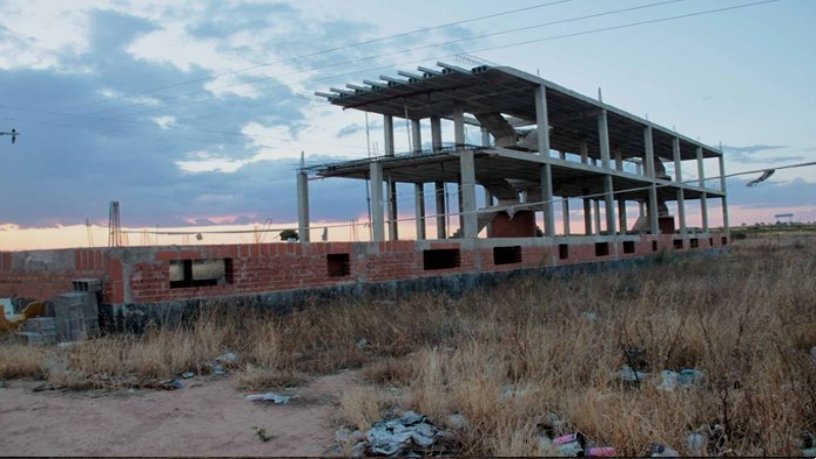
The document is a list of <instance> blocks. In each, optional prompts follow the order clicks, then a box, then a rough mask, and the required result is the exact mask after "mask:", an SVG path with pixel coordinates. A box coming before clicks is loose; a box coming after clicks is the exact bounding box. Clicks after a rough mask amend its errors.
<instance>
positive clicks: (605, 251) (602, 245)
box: [595, 242, 609, 257]
mask: <svg viewBox="0 0 816 459" xmlns="http://www.w3.org/2000/svg"><path fill="white" fill-rule="evenodd" d="M607 255H609V243H608V242H596V243H595V256H596V257H605V256H607Z"/></svg>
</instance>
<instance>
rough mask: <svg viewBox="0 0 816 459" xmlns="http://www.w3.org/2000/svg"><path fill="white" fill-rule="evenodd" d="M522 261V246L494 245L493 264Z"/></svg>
mask: <svg viewBox="0 0 816 459" xmlns="http://www.w3.org/2000/svg"><path fill="white" fill-rule="evenodd" d="M512 263H521V246H518V245H514V246H510V247H493V264H494V265H509V264H512Z"/></svg>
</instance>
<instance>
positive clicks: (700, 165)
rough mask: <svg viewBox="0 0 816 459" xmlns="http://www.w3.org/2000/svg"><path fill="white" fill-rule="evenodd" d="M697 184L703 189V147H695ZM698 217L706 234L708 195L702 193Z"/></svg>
mask: <svg viewBox="0 0 816 459" xmlns="http://www.w3.org/2000/svg"><path fill="white" fill-rule="evenodd" d="M697 183H698V185H699V186H700V188H703V189H705V186H706V185H705V164H704V162H703V147H702V146H698V147H697ZM700 215H701V217H702V223H703V232H706V233H708V194H707V193H706V192H705V191H703V194H702V195H700Z"/></svg>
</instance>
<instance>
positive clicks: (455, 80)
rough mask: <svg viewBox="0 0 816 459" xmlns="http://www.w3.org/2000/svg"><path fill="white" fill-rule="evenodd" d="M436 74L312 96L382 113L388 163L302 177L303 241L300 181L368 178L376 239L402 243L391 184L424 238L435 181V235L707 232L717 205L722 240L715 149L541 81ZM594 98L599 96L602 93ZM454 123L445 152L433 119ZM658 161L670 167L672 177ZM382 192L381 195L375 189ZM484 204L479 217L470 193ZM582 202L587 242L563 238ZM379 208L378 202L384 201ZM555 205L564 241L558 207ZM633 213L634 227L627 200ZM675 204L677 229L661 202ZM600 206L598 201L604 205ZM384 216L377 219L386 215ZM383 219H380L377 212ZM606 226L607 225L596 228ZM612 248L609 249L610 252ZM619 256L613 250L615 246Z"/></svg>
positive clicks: (488, 70) (488, 72)
mask: <svg viewBox="0 0 816 459" xmlns="http://www.w3.org/2000/svg"><path fill="white" fill-rule="evenodd" d="M437 65H438V67H439V69H430V68H425V67H420V68H419V73H418V74H417V73H409V72H399V75H400V76H402V77H404V79H399V78H392V77H385V76H381V77H380V78H381V80H382V82H372V81H369V80H365V81H364V83H365V84H366V85H367V86H360V85H354V84H349V85H347V87H348V88H349V89H350V90H346V89H342V90H341V89H332V90H331V91H332V92H329V93H326V92H318V93H317V95H319V96H322V97H325V98H326V99H327V100H328V102H330V103H331V104H333V105H337V106H339V107H343V108H353V109H357V110H363V111H366V112H370V113H377V114H380V115H382V116H383V121H384V122H383V131H384V133H383V136H384V140H385V154H384V155H383V156H381V157H375V158H367V159H363V160H352V161H345V162H339V163H330V164H322V165H318V166H312V167H310V168H302V169H301V170H299V171H298V209H299V212H298V215H299V220H298V221H299V225H298V226H299V228H300V231H301V233H306V234H305V237H301V241H303V242H304V243H308V242H309V237H308V231H309V230H308V227H309V211H308V202H309V199H308V187H307V186H306V185H305V183H306V179H307V175H308V174H315V175H317V176H320V177H324V178H328V177H345V178H357V179H368V180H369V183H370V187H371V190H370V196H371V209H372V212H371V219H372V221H371V222H370V223H371V226H372V229H373V231H372V234H373V239H374V241H375V242H381V241H385V240H386V239H385V235H386V231H385V228H387V229H388V232H387V233H388V239H389V240H391V241H395V240H398V239H399V234H398V232H397V222H398V221H399V220H400V219H405V217H402V218H400V217H399V216H398V206H397V194H396V186H397V184H398V183H408V184H413V185H414V201H415V209H414V215H413V216H414V218H415V219H416V238H417V239H418V240H423V239H430V238H429V235H428V233H427V231H426V219H427V216H426V214H425V195H426V191H425V190H426V189H430V188H428V187H426V184H427V185H429V186H430V185H431V184H433V188H432V189H433V191H432V192H431V193H429V194H433V196H434V197H435V199H434V201H435V221H436V238H437V239H450V238H459V239H463V240H476V239H479V238H480V236H479V235H480V234H483V230H484V229H485V228H488V229H487V237H502V236H503V235H502V234H498V235H494V233H496V231H495V229H494V230H491V227H492V225H493V221H494V220H495V218H496V216H497V215H499V214H502V213H504V214H506V215H507V216H509V218H510V220H511V221H512V220H513V216H514V214H516V213H518V212H521V211H532V212H540V213H541V214H540V215H541V218H542V222H543V228H541V229H540V230H539V231H538V234H539V235H540V236H541V237H544V238H550V239H553V238H580V237H592V238H598V237H602V238H607V239H611V240H616V239H617V238H619V237H620V236H623V235H626V234H651V235H660V234H667V233H676V234H678V235H679V238H680V239H683V240H684V239H687V238H688V237H689V235H690V234H692V233H693V234H706V235H707V234H708V233H709V232H710V227H709V214H708V199H717V198H719V199H720V200H721V203H722V220H723V233H725V234H726V236H727V234H728V208H727V195H726V189H725V180H724V178H723V176H724V175H725V166H724V162H723V157H722V153H721V151H720V150H719V149H715V148H712V147H709V146H707V145H705V144H702V143H700V142H699V141H696V140H692V139H691V138H689V137H686V136H683V135H681V134H678V133H676V132H674V131H673V130H669V129H667V128H664V127H662V126H659V125H657V124H655V123H652V122H651V121H648V120H646V119H643V118H640V117H637V116H634V115H632V114H629V113H627V112H625V111H623V110H621V109H618V108H616V107H613V106H611V105H609V104H606V103H604V102H603V101H602V100H601V99H600V97H599V98H598V99H597V100H596V99H592V98H589V97H587V96H583V95H581V94H578V93H576V92H574V91H571V90H569V89H566V88H564V87H562V86H559V85H557V84H555V83H553V82H550V81H548V80H545V79H542V78H539V77H537V76H534V75H530V74H528V73H525V72H522V71H520V70H517V69H513V68H509V67H493V66H479V67H475V68H472V69H465V68H461V67H458V66H454V65H450V64H446V63H442V62H440V63H438V64H437ZM599 96H600V95H599ZM394 117H402V118H406V119H408V121H409V122H410V129H411V132H410V136H411V141H410V143H411V145H412V149H411V151H410V152H407V153H404V154H396V153H395V151H394ZM423 119H429V120H430V127H431V149H430V150H428V151H423V149H422V142H421V140H422V139H421V122H422V120H423ZM442 119H447V120H450V121H452V123H453V139H452V140H453V141H452V142H450V143H448V144H445V143H444V142H443V138H442V129H441V120H442ZM468 125H471V126H476V127H477V128H478V129H479V132H480V134H481V139H480V144H479V145H476V144H471V143H468V139H467V138H466V126H468ZM706 158H716V159H717V160H718V165H719V171H718V172H719V176H720V184H719V185H720V186H719V187H717V188H709V187H707V186H706V171H705V164H704V160H705V159H706ZM688 161H695V162H696V166H697V167H696V170H697V177H696V178H695V179H693V180H684V179H683V172H684V167H683V166H684V163H686V162H688ZM665 164H670V165H671V166H672V167H673V171H672V175H669V174H668V173H667V171H666V167H665ZM446 184H453V185H455V187H456V189H457V191H458V193H457V197H458V200H459V211H458V212H457V213H456V214H457V216H458V220H459V228H458V231H456V232H455V233H453V234H450V228H448V225H447V222H448V221H449V219H450V217H451V216H452V215H451V213H450V212H448V211H447V210H446V209H447V203H446V199H447V193H446V186H445V185H446ZM384 185H385V187H386V192H385V193H383V186H384ZM478 186H481V187H482V188H483V192H484V195H485V206H484V207H483V208H481V209H477V206H476V195H477V187H478ZM573 198H577V199H581V200H582V203H583V206H582V208H581V209H576V210H574V212H581V213H582V214H583V223H584V225H583V226H584V231H583V235H581V234H573V232H572V231H571V229H570V228H571V219H570V213H571V210H570V206H569V199H573ZM384 200H385V201H384ZM691 200H698V201H699V202H700V210H701V218H700V220H701V225H700V227H698V228H694V229H692V228H690V227H689V225H688V222H687V220H686V202H687V201H691ZM556 202H560V203H561V211H562V219H561V232H560V234H559V232H558V231H557V228H556V218H555V212H554V209H555V203H556ZM629 202H635V203H637V205H638V209H639V212H638V218H637V219H636V221H635V223H634V224H633V223H631V222H630V220H629V218H628V216H627V203H629ZM669 202H674V203H676V212H677V215H676V217H677V221H676V224H675V217H674V216H671V215H670V214H669V210H668V209H669V208H668V206H667V203H669ZM601 203H603V204H601ZM384 207H385V208H386V209H387V212H385V213H384V212H383V208H384ZM384 214H385V215H384ZM602 223H603V228H602ZM616 247H617V246H616ZM616 250H617V249H616Z"/></svg>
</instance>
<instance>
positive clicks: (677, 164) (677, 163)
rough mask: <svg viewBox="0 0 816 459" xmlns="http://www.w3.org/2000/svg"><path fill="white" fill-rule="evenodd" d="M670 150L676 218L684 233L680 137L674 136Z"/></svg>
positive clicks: (684, 208) (684, 213)
mask: <svg viewBox="0 0 816 459" xmlns="http://www.w3.org/2000/svg"><path fill="white" fill-rule="evenodd" d="M672 152H673V153H674V181H675V182H677V186H679V187H681V188H680V189H678V190H677V218H678V220H680V234H686V198H685V193H684V192H683V188H682V187H683V184H682V183H683V169H682V167H683V165H682V163H683V159H682V158H681V157H680V138H679V137H675V138H674V140H673V141H672Z"/></svg>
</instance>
